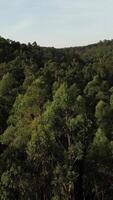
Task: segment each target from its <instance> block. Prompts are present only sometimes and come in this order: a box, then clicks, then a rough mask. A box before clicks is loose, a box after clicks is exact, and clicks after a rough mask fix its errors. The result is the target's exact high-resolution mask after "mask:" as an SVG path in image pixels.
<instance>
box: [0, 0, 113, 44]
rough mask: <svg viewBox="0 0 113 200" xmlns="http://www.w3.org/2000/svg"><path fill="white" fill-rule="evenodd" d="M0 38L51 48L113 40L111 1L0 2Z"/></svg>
mask: <svg viewBox="0 0 113 200" xmlns="http://www.w3.org/2000/svg"><path fill="white" fill-rule="evenodd" d="M0 35H1V36H3V37H6V38H10V39H12V40H16V41H21V42H33V41H37V44H38V45H41V46H55V47H65V46H77V45H86V44H89V43H94V42H97V41H99V40H103V39H111V38H112V39H113V0H0Z"/></svg>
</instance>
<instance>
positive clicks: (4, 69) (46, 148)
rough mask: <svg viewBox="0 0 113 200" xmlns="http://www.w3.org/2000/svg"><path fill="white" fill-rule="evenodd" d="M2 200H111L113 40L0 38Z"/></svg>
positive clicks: (0, 191) (0, 197)
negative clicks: (80, 43) (59, 44)
mask: <svg viewBox="0 0 113 200" xmlns="http://www.w3.org/2000/svg"><path fill="white" fill-rule="evenodd" d="M0 177H1V179H0V199H1V200H23V199H24V200H75V199H76V200H112V199H113V195H112V194H113V40H111V41H108V40H105V41H100V42H99V43H97V44H93V45H88V46H85V47H70V48H62V49H56V48H53V47H50V48H49V47H40V46H38V45H37V43H36V42H34V43H33V44H30V43H28V44H21V43H19V42H15V41H11V40H9V39H4V38H2V37H0Z"/></svg>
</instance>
